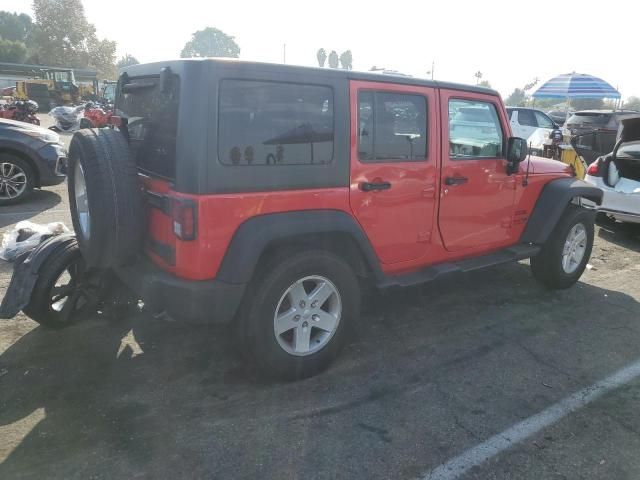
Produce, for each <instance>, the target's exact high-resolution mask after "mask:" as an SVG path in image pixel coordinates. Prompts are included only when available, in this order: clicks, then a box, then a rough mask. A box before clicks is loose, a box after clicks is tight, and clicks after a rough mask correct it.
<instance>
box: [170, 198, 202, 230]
mask: <svg viewBox="0 0 640 480" xmlns="http://www.w3.org/2000/svg"><path fill="white" fill-rule="evenodd" d="M171 220H172V221H173V233H174V234H175V235H176V237H178V238H179V239H180V240H195V238H196V233H197V226H198V217H197V209H196V204H195V202H194V201H193V200H189V199H184V198H173V199H172V200H171Z"/></svg>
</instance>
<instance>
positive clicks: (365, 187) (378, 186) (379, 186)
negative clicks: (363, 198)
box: [358, 182, 391, 192]
mask: <svg viewBox="0 0 640 480" xmlns="http://www.w3.org/2000/svg"><path fill="white" fill-rule="evenodd" d="M358 186H359V188H360V190H362V191H363V192H370V191H372V190H389V189H390V188H391V183H389V182H376V183H371V182H362V183H360V185H358Z"/></svg>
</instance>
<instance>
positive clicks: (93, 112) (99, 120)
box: [84, 102, 113, 128]
mask: <svg viewBox="0 0 640 480" xmlns="http://www.w3.org/2000/svg"><path fill="white" fill-rule="evenodd" d="M112 116H113V111H112V110H111V109H110V108H109V106H108V105H106V106H104V107H103V106H102V105H100V104H94V103H91V102H89V103H87V104H86V105H85V109H84V118H85V119H86V120H88V121H89V122H91V128H102V127H106V126H107V125H109V122H110V120H111V117H112Z"/></svg>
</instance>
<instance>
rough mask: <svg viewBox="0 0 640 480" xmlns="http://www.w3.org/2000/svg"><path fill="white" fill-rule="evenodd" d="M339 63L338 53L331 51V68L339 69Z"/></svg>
mask: <svg viewBox="0 0 640 480" xmlns="http://www.w3.org/2000/svg"><path fill="white" fill-rule="evenodd" d="M339 61H340V60H339V59H338V54H337V53H336V51H335V50H331V53H330V54H329V68H338V62H339Z"/></svg>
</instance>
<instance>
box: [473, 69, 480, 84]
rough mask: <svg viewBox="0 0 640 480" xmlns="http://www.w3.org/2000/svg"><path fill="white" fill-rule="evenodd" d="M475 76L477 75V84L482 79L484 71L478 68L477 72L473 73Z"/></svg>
mask: <svg viewBox="0 0 640 480" xmlns="http://www.w3.org/2000/svg"><path fill="white" fill-rule="evenodd" d="M473 76H474V77H476V85H477V84H478V82H480V80H482V72H481V71H480V70H478V71H477V72H476V73H474V74H473Z"/></svg>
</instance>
